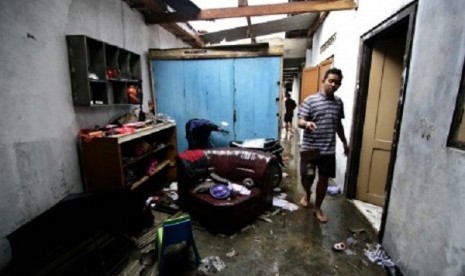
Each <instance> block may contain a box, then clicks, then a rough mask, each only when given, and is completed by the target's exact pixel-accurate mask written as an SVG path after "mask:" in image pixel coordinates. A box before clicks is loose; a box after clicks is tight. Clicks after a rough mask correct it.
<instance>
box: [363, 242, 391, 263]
mask: <svg viewBox="0 0 465 276" xmlns="http://www.w3.org/2000/svg"><path fill="white" fill-rule="evenodd" d="M368 247H369V248H367V249H364V250H363V251H364V253H365V256H366V257H367V258H368V259H369V260H370V262H372V263H374V264H377V265H381V266H383V267H394V266H395V264H394V262H393V261H392V260H391V258H389V256H388V255H387V254H386V252H385V251H384V248H383V246H382V245H381V244H376V245H375V246H373V245H368ZM373 247H374V248H373Z"/></svg>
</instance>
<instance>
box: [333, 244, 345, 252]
mask: <svg viewBox="0 0 465 276" xmlns="http://www.w3.org/2000/svg"><path fill="white" fill-rule="evenodd" d="M333 250H334V251H338V252H340V251H344V250H346V245H345V244H344V243H343V242H338V243H335V244H334V245H333Z"/></svg>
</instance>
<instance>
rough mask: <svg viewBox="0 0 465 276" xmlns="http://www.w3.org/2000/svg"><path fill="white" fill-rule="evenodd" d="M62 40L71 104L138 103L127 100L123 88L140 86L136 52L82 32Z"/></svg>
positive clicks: (106, 104) (140, 79)
mask: <svg viewBox="0 0 465 276" xmlns="http://www.w3.org/2000/svg"><path fill="white" fill-rule="evenodd" d="M66 41H67V46H68V59H69V71H70V76H71V90H72V94H73V102H74V105H76V106H102V105H103V106H108V105H122V104H126V105H130V104H138V103H136V102H130V101H129V99H128V96H127V89H128V87H129V86H130V85H135V86H137V89H139V90H140V89H141V88H142V86H141V83H142V75H141V69H140V66H141V63H140V55H138V54H135V53H132V52H130V51H128V50H125V49H122V48H119V47H116V46H114V45H110V44H108V43H104V42H101V41H98V40H96V39H93V38H90V37H88V36H85V35H68V36H66ZM91 77H92V79H91ZM96 78H98V79H96ZM96 102H97V103H96Z"/></svg>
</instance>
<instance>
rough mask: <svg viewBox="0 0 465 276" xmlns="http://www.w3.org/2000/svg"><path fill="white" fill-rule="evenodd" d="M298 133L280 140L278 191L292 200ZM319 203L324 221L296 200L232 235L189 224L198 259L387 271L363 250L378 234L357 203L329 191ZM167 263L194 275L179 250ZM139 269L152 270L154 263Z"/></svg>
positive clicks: (230, 269) (303, 270) (249, 271)
mask: <svg viewBox="0 0 465 276" xmlns="http://www.w3.org/2000/svg"><path fill="white" fill-rule="evenodd" d="M297 139H298V138H296V137H291V138H290V139H289V140H286V141H284V142H282V144H283V146H284V148H285V151H284V153H283V155H284V157H289V159H288V161H287V167H286V168H285V169H284V172H285V173H286V174H287V177H285V178H284V180H283V183H282V192H284V193H286V194H287V198H286V199H287V200H288V201H289V202H293V203H296V204H297V203H298V201H299V199H300V198H301V196H302V193H303V190H302V188H301V187H300V183H299V181H298V177H297V175H298V172H297V167H296V164H298V161H299V160H297V159H296V157H297V155H296V153H298V146H297V143H298V140H297ZM322 208H323V211H324V212H325V213H326V215H327V217H328V219H329V221H328V223H326V224H321V223H318V222H317V220H316V218H315V217H314V216H313V215H312V211H311V209H308V208H301V207H300V206H299V209H298V210H295V211H287V210H283V209H273V210H271V211H272V214H269V216H268V217H267V218H268V219H269V221H265V220H261V219H257V220H256V221H255V222H253V223H251V224H250V225H249V226H248V227H246V228H245V229H243V230H242V231H240V232H238V233H236V234H234V235H232V236H223V235H212V234H210V233H209V232H207V231H205V230H204V229H202V228H201V227H199V226H196V225H195V224H194V226H195V227H194V237H195V241H196V244H197V247H198V250H199V253H200V255H201V258H202V259H204V258H206V257H218V259H217V260H219V261H217V262H216V263H215V264H217V265H219V268H220V269H221V271H219V272H217V273H215V275H387V273H386V271H385V270H384V269H383V268H382V267H381V266H378V265H376V264H373V263H371V262H370V261H369V260H368V259H367V257H365V255H364V252H363V250H364V248H365V247H366V245H367V244H371V245H373V244H376V242H377V234H376V233H375V232H373V230H372V229H373V228H372V226H371V225H370V223H369V222H368V220H366V219H365V217H363V216H362V215H361V214H360V213H359V211H358V210H357V209H356V207H355V206H354V205H353V204H352V203H350V202H349V201H348V200H347V199H345V197H344V196H342V195H337V196H331V195H328V196H327V197H326V199H325V201H324V203H323V207H322ZM338 242H345V244H347V248H346V250H345V251H334V250H333V249H332V247H333V245H334V244H335V243H338ZM175 251H176V248H174V249H173V250H172V252H175ZM166 268H167V269H168V271H167V275H198V274H196V273H198V271H197V270H196V269H195V268H194V267H193V266H192V265H191V264H189V261H188V260H186V258H185V256H183V255H179V254H170V255H169V256H167V263H166ZM147 269H148V267H147ZM149 271H150V272H149ZM213 271H214V269H211V270H209V272H210V273H211V274H214V273H213ZM144 274H148V275H150V274H152V275H153V274H155V273H154V269H153V268H152V269H150V270H145V273H144Z"/></svg>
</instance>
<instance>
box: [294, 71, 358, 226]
mask: <svg viewBox="0 0 465 276" xmlns="http://www.w3.org/2000/svg"><path fill="white" fill-rule="evenodd" d="M341 81H342V72H341V70H339V69H336V68H332V69H329V70H328V71H326V73H325V75H324V79H323V90H322V91H319V92H318V93H317V94H315V95H311V96H309V97H307V98H306V99H305V100H304V102H303V103H302V105H301V106H300V108H299V112H298V114H297V116H298V118H299V122H298V126H299V127H300V128H302V129H304V133H303V139H302V143H301V152H305V151H312V152H316V153H318V154H317V156H316V157H315V158H313V159H304V158H301V162H300V179H301V183H302V186H303V188H304V190H305V196H304V197H303V198H302V199H301V200H300V204H301V205H302V206H304V207H306V206H310V196H311V187H312V184H313V180H314V178H315V167H317V168H318V182H317V187H316V197H315V205H314V206H313V210H312V211H313V214H314V215H315V216H316V218H317V219H318V221H319V222H322V223H326V222H327V221H328V219H327V218H326V216H325V214H324V213H323V211H322V210H321V204H322V203H323V200H324V198H325V195H326V190H327V188H328V180H329V178H330V177H333V178H334V177H335V176H336V156H335V154H336V133H337V135H338V136H339V138H340V139H341V142H342V144H343V146H344V154H345V155H348V153H349V147H348V145H347V140H346V137H345V134H344V127H343V126H342V123H341V119H342V118H344V107H343V103H342V100H341V99H340V98H339V97H337V96H335V95H334V93H335V92H336V91H337V89H338V88H339V86H340V85H341Z"/></svg>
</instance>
